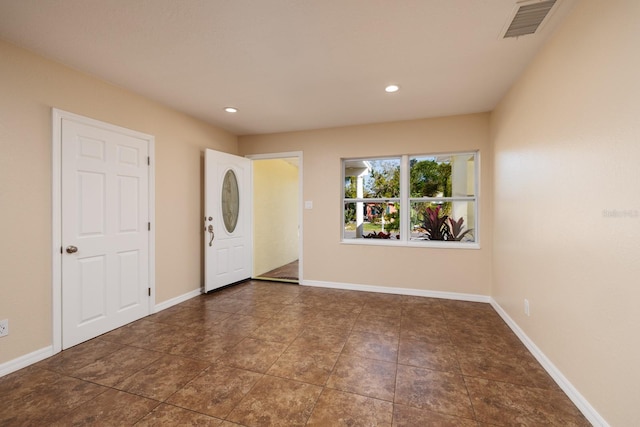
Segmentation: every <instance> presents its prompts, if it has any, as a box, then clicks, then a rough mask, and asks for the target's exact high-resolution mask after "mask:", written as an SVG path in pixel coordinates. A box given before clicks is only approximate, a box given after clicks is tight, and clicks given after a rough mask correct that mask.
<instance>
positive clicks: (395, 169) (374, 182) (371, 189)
mask: <svg viewBox="0 0 640 427" xmlns="http://www.w3.org/2000/svg"><path fill="white" fill-rule="evenodd" d="M343 167H344V198H345V199H356V198H357V199H361V198H383V199H384V198H397V197H400V159H399V158H390V159H375V160H345V161H344V162H343Z"/></svg>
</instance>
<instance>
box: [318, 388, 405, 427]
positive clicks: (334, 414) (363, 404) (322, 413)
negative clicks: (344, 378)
mask: <svg viewBox="0 0 640 427" xmlns="http://www.w3.org/2000/svg"><path fill="white" fill-rule="evenodd" d="M392 412H393V404H392V403H391V402H386V401H384V400H378V399H373V398H371V397H365V396H360V395H357V394H352V393H345V392H342V391H338V390H332V389H329V388H325V389H324V390H323V392H322V395H320V398H319V399H318V402H317V403H316V406H315V408H314V409H313V412H312V413H311V417H310V418H309V421H308V422H307V427H328V426H331V427H372V426H380V427H383V426H387V427H388V426H391V419H392V416H393V415H392Z"/></svg>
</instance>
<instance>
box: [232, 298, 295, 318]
mask: <svg viewBox="0 0 640 427" xmlns="http://www.w3.org/2000/svg"><path fill="white" fill-rule="evenodd" d="M275 300H280V298H276V299H274V300H272V301H275ZM283 308H284V304H280V303H275V302H264V299H263V301H261V302H258V303H253V304H250V305H248V306H246V307H245V308H243V309H242V310H240V311H238V314H245V315H247V316H255V317H265V318H271V317H273V316H275V315H276V314H278V313H279V312H281V311H282V309H283Z"/></svg>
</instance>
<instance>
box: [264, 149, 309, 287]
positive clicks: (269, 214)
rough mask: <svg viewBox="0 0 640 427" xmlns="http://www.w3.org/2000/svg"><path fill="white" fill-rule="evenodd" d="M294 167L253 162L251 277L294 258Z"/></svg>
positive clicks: (284, 163)
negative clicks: (252, 274)
mask: <svg viewBox="0 0 640 427" xmlns="http://www.w3.org/2000/svg"><path fill="white" fill-rule="evenodd" d="M298 184H299V179H298V168H297V167H295V166H294V165H293V164H291V163H289V162H287V161H285V160H282V159H265V160H255V161H254V162H253V212H254V214H253V254H254V256H253V266H254V270H253V271H254V275H257V276H259V275H260V274H262V273H266V272H267V271H270V270H273V269H274V268H277V267H280V266H283V265H285V264H288V263H290V262H292V261H295V260H297V259H298V216H299V213H300V212H299V206H300V205H299V201H298V192H299V190H298Z"/></svg>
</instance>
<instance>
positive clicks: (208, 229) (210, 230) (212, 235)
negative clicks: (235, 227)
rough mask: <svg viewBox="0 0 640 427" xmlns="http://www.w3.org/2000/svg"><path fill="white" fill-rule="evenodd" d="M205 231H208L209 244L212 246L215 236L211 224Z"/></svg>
mask: <svg viewBox="0 0 640 427" xmlns="http://www.w3.org/2000/svg"><path fill="white" fill-rule="evenodd" d="M207 231H208V232H209V236H211V239H209V246H213V239H214V238H215V237H216V235H215V233H214V232H213V225H211V224H209V227H207Z"/></svg>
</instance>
